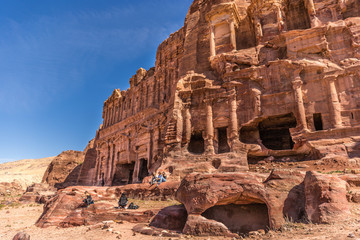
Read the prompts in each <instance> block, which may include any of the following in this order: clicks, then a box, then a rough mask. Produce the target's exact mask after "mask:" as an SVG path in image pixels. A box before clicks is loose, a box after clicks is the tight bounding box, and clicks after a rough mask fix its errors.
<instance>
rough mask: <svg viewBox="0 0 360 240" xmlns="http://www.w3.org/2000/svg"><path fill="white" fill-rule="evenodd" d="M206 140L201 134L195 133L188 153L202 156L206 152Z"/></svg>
mask: <svg viewBox="0 0 360 240" xmlns="http://www.w3.org/2000/svg"><path fill="white" fill-rule="evenodd" d="M204 146H205V144H204V138H203V136H202V133H201V132H195V133H194V134H192V135H191V139H190V143H189V147H188V151H189V152H191V153H196V154H202V153H204V151H205V147H204Z"/></svg>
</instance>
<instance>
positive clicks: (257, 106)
mask: <svg viewBox="0 0 360 240" xmlns="http://www.w3.org/2000/svg"><path fill="white" fill-rule="evenodd" d="M251 92H252V95H253V99H254V115H255V117H259V116H260V115H261V91H260V90H259V89H257V88H251Z"/></svg>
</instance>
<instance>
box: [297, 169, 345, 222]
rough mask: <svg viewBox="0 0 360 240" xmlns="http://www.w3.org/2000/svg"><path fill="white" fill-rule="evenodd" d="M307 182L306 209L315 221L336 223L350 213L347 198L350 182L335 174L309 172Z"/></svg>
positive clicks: (309, 217)
mask: <svg viewBox="0 0 360 240" xmlns="http://www.w3.org/2000/svg"><path fill="white" fill-rule="evenodd" d="M304 183H305V198H306V203H305V210H306V214H307V216H308V219H309V220H310V221H312V222H313V223H334V222H337V221H342V220H344V219H346V218H347V217H348V215H349V214H350V208H349V203H348V200H347V198H346V194H347V188H348V184H347V183H346V182H345V181H344V180H341V179H340V178H338V177H336V176H333V175H326V174H320V173H317V172H307V173H306V177H305V180H304Z"/></svg>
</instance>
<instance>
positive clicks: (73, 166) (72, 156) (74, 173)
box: [42, 150, 84, 188]
mask: <svg viewBox="0 0 360 240" xmlns="http://www.w3.org/2000/svg"><path fill="white" fill-rule="evenodd" d="M83 161H84V153H83V152H79V151H73V150H70V151H65V152H62V153H61V154H59V155H58V156H57V157H55V159H54V160H53V161H52V162H51V163H50V165H49V167H48V168H47V170H46V171H45V174H44V176H43V180H42V182H43V183H47V184H49V185H50V186H52V187H56V188H65V187H68V186H74V185H76V183H77V179H78V176H79V172H80V168H81V164H82V163H83Z"/></svg>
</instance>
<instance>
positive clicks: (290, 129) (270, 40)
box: [78, 0, 360, 186]
mask: <svg viewBox="0 0 360 240" xmlns="http://www.w3.org/2000/svg"><path fill="white" fill-rule="evenodd" d="M359 16H360V1H359V0H270V1H265V0H247V1H245V0H232V1H231V0H195V1H194V2H193V3H192V5H191V6H190V9H189V11H188V13H187V16H186V18H185V22H184V26H183V27H182V28H181V29H179V30H178V31H177V32H175V33H173V34H171V35H170V37H169V38H168V39H167V40H165V41H164V42H163V43H161V44H160V46H159V47H158V50H157V55H156V62H155V67H154V68H151V69H149V70H145V69H142V68H140V69H139V70H138V71H137V72H136V74H135V75H134V76H133V77H132V78H131V79H130V88H129V89H127V90H126V91H121V90H120V89H115V90H114V92H113V93H112V95H111V96H110V97H109V98H108V99H107V100H106V101H105V103H104V107H103V115H102V117H103V124H102V125H101V126H100V128H99V129H98V131H97V133H96V137H95V140H94V142H93V145H92V146H91V147H89V148H88V149H87V152H86V156H85V162H84V164H83V165H82V167H81V170H80V176H79V178H78V184H80V185H106V186H110V185H124V184H129V183H136V182H142V181H146V180H147V176H149V175H150V174H151V173H153V172H155V171H161V172H162V171H165V172H166V173H167V174H168V175H169V177H170V178H174V179H176V178H182V177H184V176H185V175H187V174H188V173H191V172H206V173H213V172H237V171H243V170H247V169H248V164H253V163H256V162H258V161H260V160H262V159H265V158H269V157H271V158H272V159H282V160H283V161H293V160H296V161H299V160H308V159H319V158H326V157H329V156H341V157H345V158H349V159H351V158H356V157H359V156H360V154H359V153H360V147H359V146H360V143H359V142H360V17H359Z"/></svg>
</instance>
